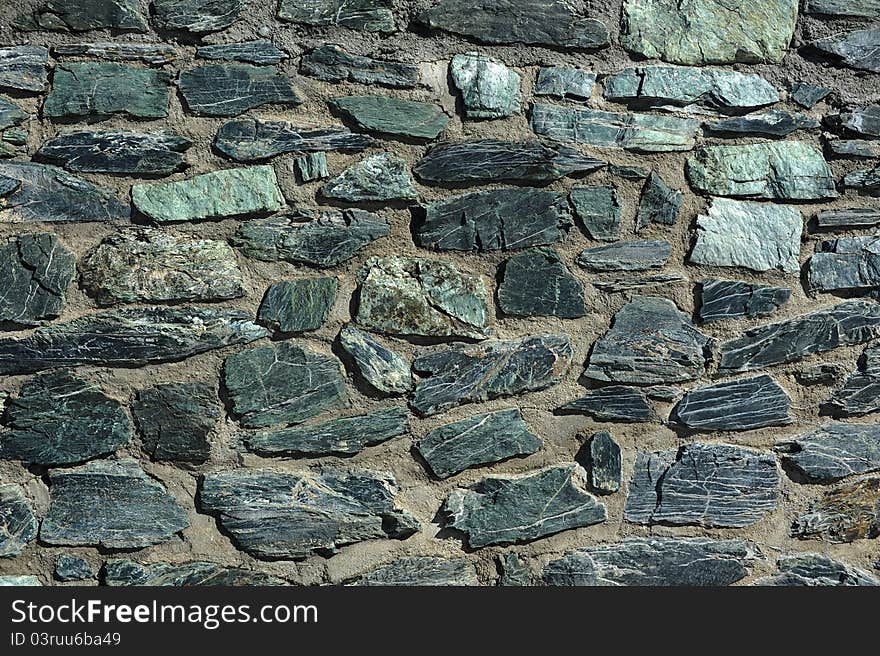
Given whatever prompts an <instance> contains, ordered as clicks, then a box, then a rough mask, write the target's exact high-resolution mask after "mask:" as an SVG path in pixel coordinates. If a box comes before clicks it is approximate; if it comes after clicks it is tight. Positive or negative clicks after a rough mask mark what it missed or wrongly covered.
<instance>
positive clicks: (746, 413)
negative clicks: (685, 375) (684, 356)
mask: <svg viewBox="0 0 880 656" xmlns="http://www.w3.org/2000/svg"><path fill="white" fill-rule="evenodd" d="M790 407H791V399H790V398H789V397H788V394H786V393H785V390H783V389H782V388H781V387H780V386H779V383H777V382H776V381H775V380H773V379H772V378H771V377H770V376H757V377H755V378H743V379H737V380H734V381H731V382H729V383H716V384H714V385H708V386H706V387H699V388H697V389H693V390H690V391H689V392H687V393H686V394H685V395H684V397H682V399H681V401H679V402H678V405H676V406H675V408H673V410H672V414H671V415H670V418H669V419H670V421H671V422H673V423H676V424H679V425H681V426H686V427H688V428H690V429H692V430H698V431H746V430H754V429H756V428H764V427H766V426H786V425H788V424H791V423H792V422H794V417H792V416H791V415H790V414H789V409H790Z"/></svg>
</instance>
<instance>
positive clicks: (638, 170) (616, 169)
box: [608, 164, 651, 180]
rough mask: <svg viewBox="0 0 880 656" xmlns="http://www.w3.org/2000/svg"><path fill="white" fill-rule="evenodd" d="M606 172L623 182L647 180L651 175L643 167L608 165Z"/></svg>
mask: <svg viewBox="0 0 880 656" xmlns="http://www.w3.org/2000/svg"><path fill="white" fill-rule="evenodd" d="M608 170H609V171H610V173H611V175H612V176H613V177H616V178H623V179H624V180H647V179H648V176H649V175H650V174H651V171H650V170H648V169H646V168H644V167H643V166H630V165H618V164H610V165H609V166H608Z"/></svg>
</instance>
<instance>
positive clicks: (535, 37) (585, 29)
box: [416, 0, 609, 50]
mask: <svg viewBox="0 0 880 656" xmlns="http://www.w3.org/2000/svg"><path fill="white" fill-rule="evenodd" d="M416 20H417V22H419V23H421V24H422V25H425V26H427V27H430V28H432V29H435V30H443V31H444V32H452V33H453V34H462V35H464V36H469V37H471V38H473V39H475V40H476V41H479V42H481V43H503V44H508V43H525V44H533V45H541V46H550V47H555V48H564V49H577V50H595V49H598V48H604V47H606V46H607V45H608V43H609V36H608V28H607V27H606V26H605V24H604V23H602V21H599V20H596V19H593V18H586V17H583V16H581V15H578V13H576V12H575V11H574V10H572V8H571V7H570V6H569V5H568V4H567V3H565V2H562V1H561V0H496V1H495V2H490V3H489V2H483V3H478V4H474V3H473V2H470V1H469V0H441V2H439V3H438V4H436V5H434V6H433V7H432V8H431V9H428V10H427V11H424V12H422V13H421V14H420V15H419V16H418V18H417V19H416Z"/></svg>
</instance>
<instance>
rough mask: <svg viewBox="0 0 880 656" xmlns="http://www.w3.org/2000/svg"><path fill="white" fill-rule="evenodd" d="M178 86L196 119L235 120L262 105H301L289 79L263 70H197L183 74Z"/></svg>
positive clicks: (213, 67)
mask: <svg viewBox="0 0 880 656" xmlns="http://www.w3.org/2000/svg"><path fill="white" fill-rule="evenodd" d="M177 85H178V87H180V92H181V93H182V94H183V99H184V100H185V101H186V106H187V109H189V111H191V112H192V113H193V114H195V115H197V116H238V115H239V114H243V113H244V112H246V111H248V110H249V109H253V108H255V107H260V106H262V105H268V104H278V105H299V104H300V103H302V98H300V97H299V95H298V94H297V93H296V90H295V89H294V88H293V84H292V83H291V81H290V78H289V77H287V76H286V75H282V74H281V73H279V72H278V71H277V70H276V69H275V68H270V67H266V66H252V65H250V64H210V65H208V66H199V67H198V68H191V69H189V70H187V71H183V72H182V73H181V74H180V79H179V80H178V83H177Z"/></svg>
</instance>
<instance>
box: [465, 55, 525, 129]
mask: <svg viewBox="0 0 880 656" xmlns="http://www.w3.org/2000/svg"><path fill="white" fill-rule="evenodd" d="M449 70H450V74H451V75H452V81H453V83H454V84H455V86H456V87H457V88H458V90H459V91H460V92H461V99H462V102H463V104H464V113H465V116H466V117H467V118H487V119H491V118H504V117H505V116H513V115H514V114H518V113H519V109H520V107H519V102H520V93H519V87H520V82H521V80H520V77H519V73H516V72H515V71H512V70H510V69H509V68H507V67H506V66H505V65H504V64H502V63H501V62H499V61H498V60H496V59H493V58H492V57H487V56H486V55H481V54H479V53H477V52H469V53H467V54H464V55H455V57H453V58H452V63H451V64H450V65H449Z"/></svg>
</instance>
